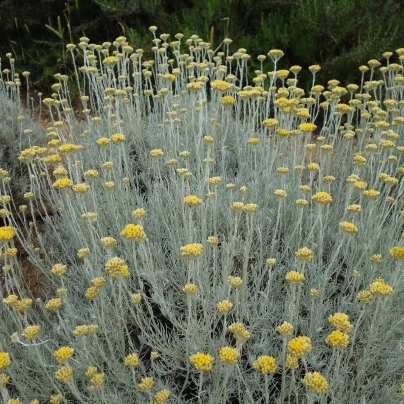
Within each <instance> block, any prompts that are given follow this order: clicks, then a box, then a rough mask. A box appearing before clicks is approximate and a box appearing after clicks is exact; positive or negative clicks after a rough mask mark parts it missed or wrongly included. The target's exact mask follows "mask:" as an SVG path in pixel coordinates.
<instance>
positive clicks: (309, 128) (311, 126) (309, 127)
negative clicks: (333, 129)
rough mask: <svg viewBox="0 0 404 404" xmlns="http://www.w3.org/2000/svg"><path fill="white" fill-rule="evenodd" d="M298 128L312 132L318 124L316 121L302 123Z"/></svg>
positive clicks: (305, 131) (304, 131)
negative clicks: (315, 123)
mask: <svg viewBox="0 0 404 404" xmlns="http://www.w3.org/2000/svg"><path fill="white" fill-rule="evenodd" d="M298 128H299V129H300V130H301V131H302V132H303V133H311V132H313V131H314V130H315V129H316V128H317V126H316V125H314V123H301V124H300V125H299V126H298Z"/></svg>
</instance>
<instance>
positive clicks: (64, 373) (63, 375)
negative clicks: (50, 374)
mask: <svg viewBox="0 0 404 404" xmlns="http://www.w3.org/2000/svg"><path fill="white" fill-rule="evenodd" d="M72 376H73V369H72V368H71V367H70V366H63V367H62V368H60V369H59V370H57V371H56V373H55V378H56V380H58V381H59V382H61V383H65V384H68V383H69V382H70V379H71V378H72Z"/></svg>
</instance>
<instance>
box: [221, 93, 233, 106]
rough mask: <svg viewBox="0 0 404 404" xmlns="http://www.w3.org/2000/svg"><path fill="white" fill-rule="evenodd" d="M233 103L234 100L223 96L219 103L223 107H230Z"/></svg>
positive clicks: (229, 96) (228, 96)
mask: <svg viewBox="0 0 404 404" xmlns="http://www.w3.org/2000/svg"><path fill="white" fill-rule="evenodd" d="M235 102H236V100H235V99H234V97H232V96H231V95H225V96H224V97H222V99H221V100H220V103H221V104H222V105H223V106H225V107H231V106H232V105H234V103H235Z"/></svg>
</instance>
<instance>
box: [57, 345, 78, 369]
mask: <svg viewBox="0 0 404 404" xmlns="http://www.w3.org/2000/svg"><path fill="white" fill-rule="evenodd" d="M73 354H74V348H71V347H69V346H62V347H61V348H59V349H58V350H57V351H55V352H54V353H53V356H54V357H55V359H56V361H57V362H58V363H59V365H62V364H63V363H65V362H66V361H68V360H69V359H70V358H71V357H72V356H73Z"/></svg>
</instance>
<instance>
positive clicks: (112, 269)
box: [105, 257, 130, 278]
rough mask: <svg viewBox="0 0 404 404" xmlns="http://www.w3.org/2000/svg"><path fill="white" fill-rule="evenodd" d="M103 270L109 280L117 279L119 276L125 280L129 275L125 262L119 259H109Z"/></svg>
mask: <svg viewBox="0 0 404 404" xmlns="http://www.w3.org/2000/svg"><path fill="white" fill-rule="evenodd" d="M105 270H106V271H107V272H108V274H109V276H110V277H111V278H119V276H122V277H123V278H127V277H128V276H129V275H130V274H129V271H128V266H127V265H126V264H125V261H124V260H123V259H121V258H119V257H113V258H110V259H109V260H108V261H107V263H106V264H105Z"/></svg>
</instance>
